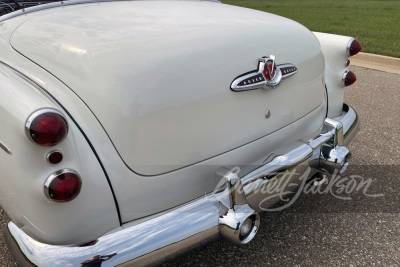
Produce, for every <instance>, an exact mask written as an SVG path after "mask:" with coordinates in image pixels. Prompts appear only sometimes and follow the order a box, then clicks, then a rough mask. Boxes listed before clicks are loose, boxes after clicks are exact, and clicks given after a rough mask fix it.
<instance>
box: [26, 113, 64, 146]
mask: <svg viewBox="0 0 400 267" xmlns="http://www.w3.org/2000/svg"><path fill="white" fill-rule="evenodd" d="M26 130H27V134H28V136H29V138H30V139H31V140H32V141H33V142H35V143H36V144H39V145H42V146H54V145H56V144H58V143H60V142H62V141H63V140H64V139H65V137H66V136H67V134H68V124H67V122H66V120H65V118H64V116H63V115H62V114H61V113H60V112H59V111H57V110H54V109H47V108H46V109H41V110H38V111H36V112H34V113H33V114H32V115H31V116H30V117H29V118H28V120H27V121H26Z"/></svg>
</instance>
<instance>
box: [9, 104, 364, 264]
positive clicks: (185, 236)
mask: <svg viewBox="0 0 400 267" xmlns="http://www.w3.org/2000/svg"><path fill="white" fill-rule="evenodd" d="M343 111H344V112H346V114H345V115H344V116H343V117H341V118H340V119H338V120H332V119H326V120H325V122H324V125H323V129H322V131H321V134H320V135H319V136H318V137H316V138H314V139H313V140H310V141H309V142H303V141H297V142H295V144H293V149H291V150H290V151H289V152H287V153H285V154H283V155H279V156H276V157H274V158H273V159H271V160H270V161H269V162H268V163H266V164H265V165H263V166H261V167H260V168H258V169H256V170H254V171H252V172H251V173H249V174H247V175H245V176H244V177H242V178H241V179H239V177H238V176H237V174H236V173H234V172H230V171H228V170H226V169H222V170H221V172H219V173H217V175H216V189H215V191H214V192H213V193H212V194H209V195H207V196H204V197H202V198H200V199H198V200H195V201H193V202H191V203H188V204H186V205H183V206H182V207H180V208H177V209H175V210H172V211H170V212H167V213H164V214H162V215H160V216H158V217H156V218H153V219H150V220H148V221H146V222H144V223H140V224H138V225H135V226H132V227H129V228H126V229H122V230H120V231H118V232H115V233H112V234H109V235H106V236H103V237H100V238H99V239H98V241H97V243H96V244H95V245H92V246H88V247H66V246H54V245H47V244H43V243H40V242H38V241H36V240H34V239H32V238H31V237H29V236H28V235H26V234H25V233H24V232H23V231H22V230H21V229H19V228H18V227H17V226H16V225H15V224H14V223H12V222H10V223H9V224H8V228H7V230H6V234H5V237H6V239H7V242H8V243H9V244H11V245H9V247H10V248H11V247H14V248H15V249H11V251H12V254H13V256H14V257H15V258H16V259H19V260H18V261H19V262H18V263H19V264H20V265H21V266H25V265H33V264H34V265H36V266H80V265H81V264H82V263H83V262H85V261H90V260H92V259H94V257H95V256H96V255H99V256H100V258H102V259H103V260H104V262H103V265H102V266H116V265H122V266H124V265H126V266H131V265H132V264H140V265H146V264H156V263H159V262H161V261H164V260H166V259H169V258H172V257H174V256H176V255H177V254H181V253H183V252H185V251H187V250H190V249H192V248H194V247H197V246H199V245H201V244H204V243H207V242H210V241H211V240H215V239H217V238H219V237H220V236H223V237H225V238H227V239H229V240H231V241H233V242H235V243H238V244H242V243H247V242H249V241H250V240H251V239H252V238H253V237H254V236H255V234H256V233H257V230H258V228H259V223H260V222H259V220H260V218H259V215H258V213H257V212H259V211H260V209H259V204H260V202H261V201H262V200H263V199H265V195H263V193H262V192H263V191H262V190H259V189H260V188H262V187H263V186H265V185H267V184H268V183H271V182H274V180H277V178H278V177H279V176H280V175H281V174H282V172H284V171H287V170H289V169H291V168H294V167H296V168H298V170H299V172H300V173H301V172H305V170H306V169H307V168H309V167H312V169H313V170H314V173H316V172H320V171H326V172H329V173H333V172H334V171H340V172H341V171H344V170H345V168H346V167H347V166H348V163H347V159H348V158H349V156H350V154H349V150H348V149H347V148H346V145H347V144H348V143H349V142H350V141H351V140H352V139H353V137H354V136H355V134H356V133H357V131H358V129H359V120H358V117H357V114H356V112H355V111H354V110H353V109H352V108H351V107H349V106H347V105H346V104H344V106H343ZM310 175H311V174H310ZM272 204H274V203H273V202H270V203H267V205H272ZM253 207H254V208H253ZM22 255H23V256H24V257H23V256H22ZM21 259H22V260H21ZM26 259H27V260H26Z"/></svg>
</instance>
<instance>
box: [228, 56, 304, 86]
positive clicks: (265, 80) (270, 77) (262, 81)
mask: <svg viewBox="0 0 400 267" xmlns="http://www.w3.org/2000/svg"><path fill="white" fill-rule="evenodd" d="M296 73H297V68H296V66H295V65H293V64H290V63H286V64H280V65H276V62H275V56H274V55H270V56H269V57H262V58H260V59H259V60H258V70H255V71H252V72H250V73H247V74H244V75H241V76H239V77H237V78H236V79H235V80H234V81H233V82H232V85H231V89H232V90H233V91H235V92H240V91H248V90H254V89H258V88H266V87H267V88H275V87H278V86H279V84H280V83H281V81H282V79H284V78H286V77H289V76H291V75H293V74H296Z"/></svg>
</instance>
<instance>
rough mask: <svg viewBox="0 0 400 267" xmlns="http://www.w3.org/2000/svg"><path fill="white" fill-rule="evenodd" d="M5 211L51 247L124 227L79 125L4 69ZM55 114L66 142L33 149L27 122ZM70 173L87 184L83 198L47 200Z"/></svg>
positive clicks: (0, 101)
mask: <svg viewBox="0 0 400 267" xmlns="http://www.w3.org/2000/svg"><path fill="white" fill-rule="evenodd" d="M0 95H1V97H0V114H1V116H0V125H1V127H0V142H1V143H2V144H3V145H2V146H3V148H2V149H0V205H1V206H2V207H3V208H4V209H5V210H6V212H7V213H8V215H9V216H10V218H11V219H12V221H13V222H14V223H15V224H17V225H18V226H19V227H21V228H22V229H23V230H24V231H25V232H26V233H28V234H29V235H31V236H32V237H33V238H35V239H37V240H39V241H41V242H45V243H49V244H64V245H65V244H80V243H86V242H88V241H92V240H93V239H96V238H97V237H99V236H101V235H103V234H104V233H106V232H108V231H110V230H112V229H114V228H117V227H119V226H120V224H119V220H118V214H117V209H116V206H115V202H114V199H113V196H112V192H111V189H110V186H109V185H108V183H107V179H106V176H105V173H104V172H103V170H102V168H101V165H100V163H99V161H98V160H97V158H96V156H95V154H94V153H93V151H92V150H91V148H90V146H89V144H88V142H87V141H86V139H85V137H84V136H83V134H82V133H81V132H80V130H79V128H78V127H77V125H76V124H75V123H74V121H73V120H72V119H71V118H70V117H68V115H67V114H66V113H65V112H64V111H63V109H61V108H60V107H59V106H58V104H57V103H56V102H55V101H54V100H53V99H52V98H51V97H50V96H48V95H47V94H45V93H44V92H43V91H42V90H41V89H40V88H39V87H38V86H37V85H36V84H34V83H33V82H31V81H30V80H28V79H27V78H25V77H24V76H22V75H20V74H19V73H18V72H16V71H15V70H13V69H11V68H9V67H8V66H5V65H2V64H0ZM42 108H53V109H56V110H58V111H60V112H61V113H63V115H64V117H65V118H66V119H67V122H68V126H69V133H68V136H67V138H66V139H65V140H64V141H63V142H62V143H60V144H58V145H56V146H54V147H42V146H39V145H37V144H35V143H33V142H32V141H31V140H30V139H28V136H27V134H26V131H25V124H26V120H27V118H28V117H29V116H30V115H31V114H32V113H33V112H35V111H37V110H39V109H42ZM53 150H59V151H61V152H62V153H63V156H64V158H63V160H62V161H61V162H60V163H59V164H56V165H52V164H50V163H49V162H48V161H47V159H46V156H47V155H48V153H49V152H50V151H53ZM64 168H69V169H73V170H75V171H77V172H78V173H79V174H80V176H81V179H82V189H81V192H80V194H79V195H78V197H77V198H76V199H74V200H72V201H70V202H67V203H56V202H53V201H51V200H49V199H48V198H47V197H46V196H45V194H44V183H45V181H46V179H47V178H48V177H49V176H50V175H51V174H52V173H54V172H56V171H58V170H60V169H64Z"/></svg>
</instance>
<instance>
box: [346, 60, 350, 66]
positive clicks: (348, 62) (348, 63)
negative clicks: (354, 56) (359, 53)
mask: <svg viewBox="0 0 400 267" xmlns="http://www.w3.org/2000/svg"><path fill="white" fill-rule="evenodd" d="M349 65H350V59H347V60H346V63H345V67H348V66H349Z"/></svg>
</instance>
